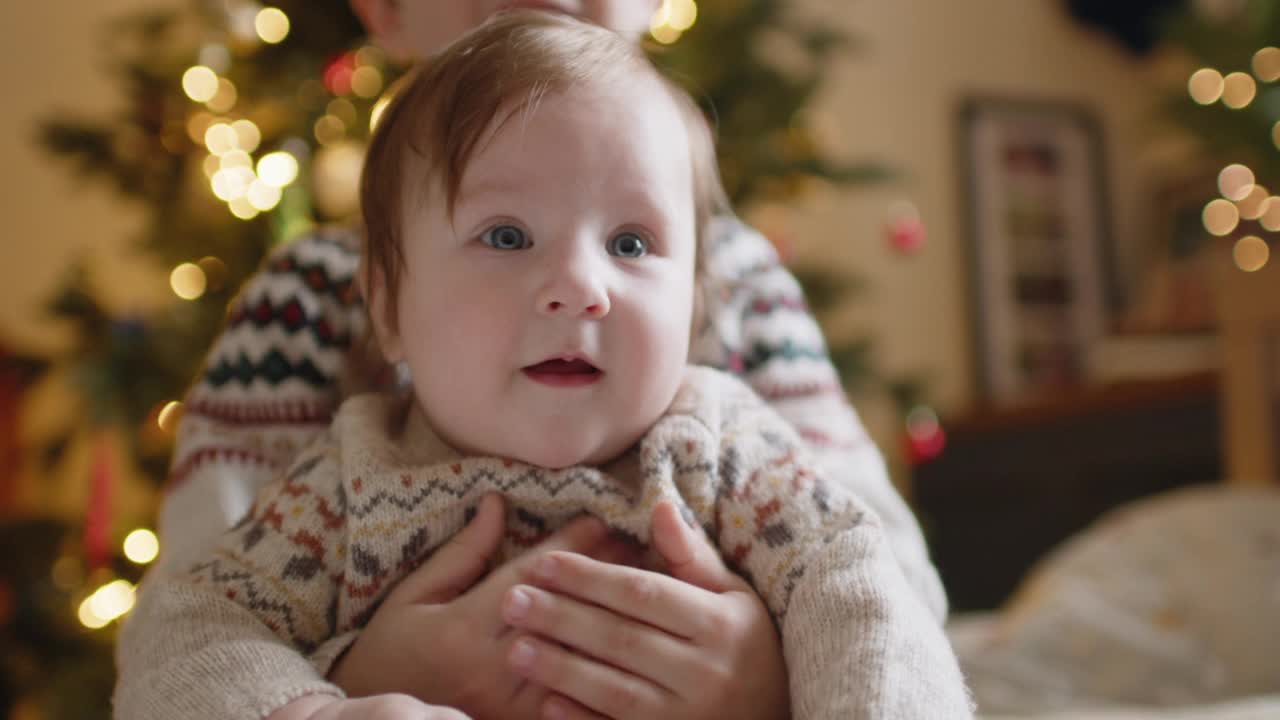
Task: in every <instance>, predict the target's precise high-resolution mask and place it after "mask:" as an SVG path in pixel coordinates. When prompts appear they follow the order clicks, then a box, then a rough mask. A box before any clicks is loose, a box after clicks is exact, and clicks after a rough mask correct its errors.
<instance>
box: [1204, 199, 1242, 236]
mask: <svg viewBox="0 0 1280 720" xmlns="http://www.w3.org/2000/svg"><path fill="white" fill-rule="evenodd" d="M1239 224H1240V210H1239V208H1237V207H1236V204H1235V203H1233V202H1231V201H1230V200H1223V199H1221V198H1219V199H1217V200H1212V201H1210V202H1209V204H1208V205H1205V207H1204V229H1205V230H1208V231H1209V232H1210V233H1213V234H1214V235H1217V236H1218V237H1222V236H1224V235H1229V234H1231V232H1232V231H1233V230H1235V229H1236V226H1238V225H1239Z"/></svg>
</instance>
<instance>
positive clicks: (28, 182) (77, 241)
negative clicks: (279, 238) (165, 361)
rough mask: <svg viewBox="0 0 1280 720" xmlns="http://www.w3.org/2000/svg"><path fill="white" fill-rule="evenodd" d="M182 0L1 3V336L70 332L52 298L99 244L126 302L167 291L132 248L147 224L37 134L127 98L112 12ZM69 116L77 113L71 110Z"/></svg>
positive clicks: (38, 338)
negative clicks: (115, 67) (108, 27)
mask: <svg viewBox="0 0 1280 720" xmlns="http://www.w3.org/2000/svg"><path fill="white" fill-rule="evenodd" d="M179 1H180V0H104V1H103V2H81V1H80V0H50V1H49V2H5V3H0V87H2V88H4V93H5V96H6V97H5V103H4V106H5V107H4V110H3V111H2V112H0V168H3V171H2V172H0V207H3V216H4V218H5V225H4V229H3V230H2V231H0V340H6V341H9V342H21V343H24V344H35V345H39V346H41V347H51V346H57V345H58V344H60V342H61V341H63V340H65V337H66V336H65V335H64V334H61V333H59V332H57V331H56V330H55V329H54V328H52V327H50V326H49V324H48V323H46V322H45V321H44V319H43V318H41V316H40V313H41V311H42V308H43V304H44V300H45V298H46V297H48V295H49V294H50V293H52V292H54V291H55V290H56V289H57V287H58V286H59V285H60V280H61V278H62V273H64V272H65V270H66V268H67V266H68V264H69V263H70V262H71V261H72V260H73V259H74V258H76V257H78V256H79V254H80V253H81V252H84V251H88V252H90V253H92V255H93V258H94V261H95V262H94V265H95V268H96V270H97V273H98V275H99V280H100V281H101V283H102V286H103V287H104V288H106V289H107V291H108V292H107V297H108V299H109V301H110V302H111V304H112V305H113V306H115V307H118V308H122V309H123V308H128V307H130V306H133V305H136V304H139V303H144V302H147V301H148V299H153V298H156V297H160V296H161V295H160V293H162V292H163V291H164V278H163V276H161V275H159V274H158V273H156V272H155V271H154V269H152V270H148V269H147V268H146V267H145V263H144V262H141V261H139V260H138V259H137V258H131V257H128V256H127V255H125V254H124V253H123V249H124V248H125V247H126V245H127V244H128V243H127V240H128V237H129V234H130V233H131V232H133V230H134V229H135V228H137V227H138V226H139V225H138V223H139V221H140V219H141V215H140V213H139V212H138V209H137V208H133V207H128V206H126V205H125V204H124V202H123V201H122V200H120V199H119V198H118V197H117V196H116V195H114V194H113V193H112V191H111V190H109V189H107V188H106V187H105V186H104V185H102V184H99V183H88V182H81V181H79V180H77V179H76V178H75V177H73V175H72V173H71V172H70V170H69V168H68V167H67V166H65V165H63V164H61V163H57V164H55V163H53V162H51V158H50V156H49V155H48V154H47V153H45V152H44V150H43V149H42V148H41V147H40V146H39V144H38V142H37V123H38V121H39V120H41V119H42V118H46V117H49V116H51V115H56V114H58V113H66V112H67V111H68V110H70V111H74V112H75V113H82V114H86V115H87V114H90V113H94V114H100V113H102V112H105V111H110V110H111V109H113V108H117V107H120V103H119V101H118V98H119V88H118V86H117V84H116V81H115V79H114V78H111V77H110V76H109V75H108V74H107V72H106V70H105V68H103V67H102V62H101V61H102V60H103V59H104V55H105V54H104V52H103V51H102V50H103V44H104V37H103V35H102V29H103V28H102V26H103V23H104V21H105V20H106V19H108V18H111V17H117V16H119V15H120V14H121V13H123V12H128V11H131V10H135V9H138V8H153V7H164V6H172V5H175V4H177V3H178V2H179ZM68 116H70V114H68Z"/></svg>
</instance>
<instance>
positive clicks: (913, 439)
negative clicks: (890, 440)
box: [906, 406, 947, 465]
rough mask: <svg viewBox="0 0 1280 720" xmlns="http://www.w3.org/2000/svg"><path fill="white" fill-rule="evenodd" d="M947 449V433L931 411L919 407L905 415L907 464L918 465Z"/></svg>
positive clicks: (935, 414)
mask: <svg viewBox="0 0 1280 720" xmlns="http://www.w3.org/2000/svg"><path fill="white" fill-rule="evenodd" d="M946 447H947V433H946V431H944V430H943V429H942V424H941V423H939V422H938V415H937V413H935V412H934V411H933V410H932V409H930V408H928V407H924V406H920V407H917V408H915V409H914V410H912V411H911V412H910V413H908V414H907V436H906V451H907V462H909V463H910V464H912V465H919V464H921V463H925V462H928V461H930V460H932V459H934V458H936V457H938V456H939V455H941V454H942V451H943V450H945V449H946Z"/></svg>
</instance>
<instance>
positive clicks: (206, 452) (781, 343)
mask: <svg viewBox="0 0 1280 720" xmlns="http://www.w3.org/2000/svg"><path fill="white" fill-rule="evenodd" d="M709 245H710V247H709V253H708V257H707V264H706V267H705V271H706V272H705V276H704V278H703V281H704V285H703V293H702V297H703V299H704V300H705V302H706V310H707V313H706V320H707V322H706V324H705V325H704V326H703V327H702V328H700V332H699V333H698V335H697V337H696V338H695V341H694V343H693V346H692V347H691V348H690V357H689V360H690V362H691V363H694V364H698V365H707V366H711V367H716V368H719V369H721V370H725V371H727V372H730V373H732V374H734V375H735V376H737V377H739V378H741V379H742V380H743V381H744V382H746V383H747V384H748V385H750V386H751V388H752V389H753V390H755V391H756V393H757V394H758V395H759V396H760V397H762V398H764V399H765V400H766V401H767V402H768V403H769V404H770V406H772V407H773V408H774V409H775V410H777V411H778V413H779V414H781V415H782V416H783V417H784V418H786V420H787V421H788V422H789V423H791V425H792V427H794V428H795V429H796V430H797V431H798V432H799V434H800V437H801V438H802V439H803V440H804V442H805V444H806V445H807V446H808V448H809V449H810V450H811V451H812V453H813V457H814V458H815V460H816V462H817V464H818V465H819V466H820V467H821V468H822V470H823V472H824V474H825V475H826V476H827V477H829V478H831V480H832V482H836V483H840V484H842V485H845V486H846V487H848V488H850V489H851V490H852V491H853V492H854V493H855V494H857V495H858V497H860V498H862V499H863V500H864V501H865V502H866V503H867V504H868V505H870V506H871V508H872V509H873V510H874V511H875V512H876V514H877V515H878V516H879V517H880V520H881V522H882V523H883V527H884V530H885V534H886V535H887V536H888V538H889V545H890V547H891V548H892V550H893V554H894V556H895V558H896V559H897V561H898V564H899V566H900V567H901V568H902V570H903V573H904V574H905V575H906V577H907V582H908V583H909V584H910V585H911V586H912V588H913V589H914V590H915V591H916V593H917V595H918V596H919V597H920V598H921V599H922V600H923V602H924V603H925V604H926V605H927V606H928V607H929V608H930V610H932V612H933V614H934V616H935V618H936V621H937V622H941V620H942V619H943V618H944V617H945V616H946V597H945V596H944V595H943V592H942V583H941V582H940V581H939V580H938V574H937V572H936V571H935V570H934V568H933V565H932V564H931V563H930V562H929V556H928V551H927V549H926V547H925V543H924V537H923V535H922V534H921V532H920V527H919V525H918V524H917V523H916V519H915V517H913V516H912V514H911V510H910V509H909V508H908V507H907V505H906V503H904V502H903V500H902V497H901V496H899V494H898V492H897V491H896V490H895V489H894V487H893V484H892V483H891V482H890V480H889V476H888V473H887V472H886V468H885V464H884V460H883V458H882V457H881V455H880V452H879V450H878V449H877V448H876V446H875V443H873V442H872V441H871V440H870V438H869V437H868V436H867V434H866V432H865V430H864V429H863V427H862V423H861V422H860V421H859V420H858V417H857V414H856V413H855V412H854V410H853V408H852V407H850V405H849V403H848V401H847V400H846V399H845V395H844V391H843V389H842V388H841V386H840V382H839V378H838V376H837V375H836V372H835V368H833V367H832V364H831V360H830V358H828V357H827V351H826V346H825V343H824V342H823V338H822V331H821V330H820V329H819V328H818V325H817V323H816V322H815V321H814V318H813V316H812V315H811V314H810V313H809V311H808V308H807V306H806V305H805V301H804V294H803V293H802V292H801V290H800V286H799V285H798V284H797V283H796V280H795V278H794V277H792V275H791V273H789V272H788V271H787V269H786V267H785V266H784V265H783V264H782V263H781V262H779V260H778V256H777V254H776V253H775V252H774V250H773V247H772V246H771V245H770V244H769V242H768V241H767V240H765V239H764V237H763V236H761V235H760V234H759V233H757V232H755V231H754V230H752V229H751V228H749V227H747V226H745V225H743V224H742V223H740V222H738V221H737V220H736V219H735V218H733V217H730V216H724V217H720V218H717V219H716V221H715V223H714V227H713V230H712V232H711V238H710V244H709ZM357 246H358V234H357V233H355V232H353V231H352V230H351V229H350V228H345V227H337V226H330V227H323V228H319V229H317V230H316V231H314V232H312V233H310V234H307V235H304V236H303V237H301V238H299V239H297V240H295V241H293V242H291V243H289V244H287V245H284V246H282V247H280V248H278V249H277V250H276V251H275V252H274V253H272V255H271V257H270V258H268V260H267V262H266V264H265V265H264V267H263V269H262V270H261V271H260V272H259V273H257V274H256V275H254V277H253V278H252V279H251V280H250V281H249V283H248V284H247V285H246V286H245V288H243V290H242V291H241V292H240V294H239V295H238V297H237V298H236V301H235V302H234V303H233V304H232V306H231V307H230V309H229V313H228V319H227V327H226V330H225V331H224V332H223V334H222V335H221V336H220V337H219V338H218V340H217V341H216V342H215V343H214V347H213V349H212V350H211V351H210V353H209V356H208V359H207V361H206V363H205V367H204V370H203V371H202V373H201V375H200V377H199V379H198V380H197V382H196V384H195V385H194V386H193V387H192V388H191V391H190V393H189V394H188V395H187V397H186V400H185V402H184V405H183V416H182V420H181V422H180V424H179V426H178V439H177V445H176V446H175V448H174V456H173V468H172V471H171V473H170V478H169V485H168V487H167V492H166V495H165V499H164V504H163V506H162V507H161V514H160V525H159V529H160V539H161V547H162V552H161V554H160V560H159V562H158V564H157V565H156V566H155V567H154V568H152V570H151V571H150V574H151V575H153V576H154V575H158V574H161V573H166V572H174V571H183V570H185V569H186V568H187V567H189V566H190V564H191V561H192V559H193V558H196V557H199V556H200V555H201V554H203V553H204V552H205V550H206V549H207V548H208V546H209V545H210V544H211V543H212V542H213V541H214V540H215V538H217V537H218V536H219V535H220V534H221V533H222V532H224V531H225V530H226V529H227V528H228V527H230V526H231V525H232V523H234V522H236V520H238V519H239V518H241V517H242V516H243V515H244V513H245V511H246V510H248V508H249V504H250V503H251V502H252V500H253V498H254V496H255V494H256V493H257V491H258V489H259V488H261V487H262V486H263V485H264V484H266V483H267V482H269V481H270V480H271V479H272V478H274V477H275V476H276V475H278V474H279V473H280V472H281V471H283V470H284V469H285V468H287V467H288V466H289V464H290V463H292V462H293V460H294V459H295V458H296V457H297V454H298V452H299V451H300V450H301V449H302V448H303V447H305V446H306V445H307V443H309V442H310V441H311V440H312V439H313V438H314V437H315V436H316V435H317V434H318V433H320V432H322V431H323V430H324V429H325V428H326V427H328V426H329V423H330V421H331V420H332V419H333V413H334V411H335V410H336V409H337V407H338V405H339V404H340V402H341V400H342V390H341V389H340V387H339V382H338V379H339V378H340V377H342V376H343V375H344V373H345V372H346V369H347V365H348V355H349V351H350V350H351V346H352V343H353V342H354V341H355V339H357V338H359V337H360V336H361V335H362V333H363V332H364V331H365V324H366V317H365V313H364V308H363V306H362V304H361V302H360V298H359V294H358V293H357V292H356V291H355V274H356V267H357V264H358V262H359V255H360V254H359V251H358V250H357Z"/></svg>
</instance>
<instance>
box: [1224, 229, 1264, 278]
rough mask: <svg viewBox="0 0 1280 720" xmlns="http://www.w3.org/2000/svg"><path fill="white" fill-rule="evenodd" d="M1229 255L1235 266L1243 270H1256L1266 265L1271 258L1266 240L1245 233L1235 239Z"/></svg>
mask: <svg viewBox="0 0 1280 720" xmlns="http://www.w3.org/2000/svg"><path fill="white" fill-rule="evenodd" d="M1231 257H1232V259H1233V260H1235V261H1236V267H1238V268H1240V269H1241V270H1243V271H1245V272H1257V271H1259V270H1261V269H1262V268H1264V267H1266V265H1267V261H1268V260H1270V259H1271V248H1270V247H1269V246H1268V245H1267V242H1266V241H1265V240H1263V239H1262V238H1260V237H1257V236H1256V235H1246V236H1245V237H1242V238H1240V239H1239V240H1237V241H1236V245H1235V247H1234V248H1232V249H1231Z"/></svg>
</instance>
